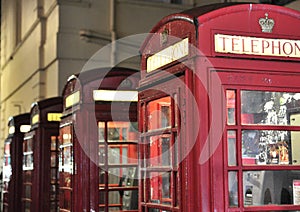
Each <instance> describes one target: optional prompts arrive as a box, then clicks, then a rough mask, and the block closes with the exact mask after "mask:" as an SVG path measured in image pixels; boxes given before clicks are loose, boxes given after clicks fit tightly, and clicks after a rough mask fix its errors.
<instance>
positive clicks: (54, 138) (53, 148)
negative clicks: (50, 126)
mask: <svg viewBox="0 0 300 212" xmlns="http://www.w3.org/2000/svg"><path fill="white" fill-rule="evenodd" d="M56 142H57V137H56V136H51V151H55V150H56V149H57V147H56V146H57V145H56Z"/></svg>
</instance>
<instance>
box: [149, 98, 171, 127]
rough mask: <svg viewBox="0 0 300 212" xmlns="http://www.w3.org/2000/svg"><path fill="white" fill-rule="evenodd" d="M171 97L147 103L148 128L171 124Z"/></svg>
mask: <svg viewBox="0 0 300 212" xmlns="http://www.w3.org/2000/svg"><path fill="white" fill-rule="evenodd" d="M170 106H171V97H164V98H160V99H157V100H154V101H152V102H150V103H149V104H148V105H147V117H148V122H147V123H148V130H154V129H161V128H166V127H170V126H171V107H170Z"/></svg>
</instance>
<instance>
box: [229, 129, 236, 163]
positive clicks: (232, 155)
mask: <svg viewBox="0 0 300 212" xmlns="http://www.w3.org/2000/svg"><path fill="white" fill-rule="evenodd" d="M227 142H228V144H227V145H228V147H227V148H228V166H236V165H237V163H236V131H235V130H228V131H227Z"/></svg>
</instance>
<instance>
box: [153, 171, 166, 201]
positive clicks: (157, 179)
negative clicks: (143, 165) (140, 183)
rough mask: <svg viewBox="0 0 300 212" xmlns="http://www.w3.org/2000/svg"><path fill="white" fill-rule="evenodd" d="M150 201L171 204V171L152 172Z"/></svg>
mask: <svg viewBox="0 0 300 212" xmlns="http://www.w3.org/2000/svg"><path fill="white" fill-rule="evenodd" d="M149 191H150V201H151V202H153V203H160V204H167V205H170V204H171V173H169V172H168V173H159V172H152V173H150V190H149Z"/></svg>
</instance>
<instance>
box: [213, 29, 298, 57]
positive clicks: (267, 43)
mask: <svg viewBox="0 0 300 212" xmlns="http://www.w3.org/2000/svg"><path fill="white" fill-rule="evenodd" d="M215 52H219V53H232V54H247V55H261V56H278V57H295V58H300V40H287V39H272V38H257V37H246V36H236V35H223V34H215Z"/></svg>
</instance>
